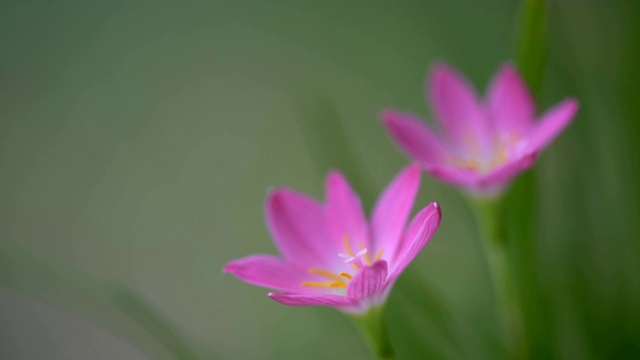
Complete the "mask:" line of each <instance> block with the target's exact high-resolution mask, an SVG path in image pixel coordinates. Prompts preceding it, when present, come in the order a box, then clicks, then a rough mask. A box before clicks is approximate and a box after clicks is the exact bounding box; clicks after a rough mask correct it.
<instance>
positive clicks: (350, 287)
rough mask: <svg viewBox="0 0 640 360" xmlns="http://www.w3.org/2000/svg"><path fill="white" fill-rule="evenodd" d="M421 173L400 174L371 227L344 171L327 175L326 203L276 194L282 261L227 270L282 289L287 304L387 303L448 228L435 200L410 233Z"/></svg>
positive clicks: (270, 208)
mask: <svg viewBox="0 0 640 360" xmlns="http://www.w3.org/2000/svg"><path fill="white" fill-rule="evenodd" d="M419 185H420V168H419V167H418V166H416V165H413V166H410V167H408V168H406V169H404V170H403V171H402V172H400V173H399V174H398V175H397V176H396V177H395V179H394V180H393V181H392V182H391V184H389V185H388V187H387V188H386V190H385V191H384V193H383V194H382V196H381V197H380V198H379V199H378V202H377V204H376V205H375V208H374V210H373V215H372V217H371V222H370V223H368V222H367V219H366V218H365V215H364V212H363V210H362V206H361V205H360V199H359V198H358V196H357V195H356V194H355V193H354V192H353V190H352V189H351V187H350V186H349V184H348V183H347V181H346V180H345V178H344V177H343V176H342V174H340V173H339V172H337V171H333V172H330V173H329V175H328V176H327V178H326V197H327V201H326V204H324V205H323V204H320V203H318V202H316V201H315V200H314V199H311V198H309V197H307V196H306V195H303V194H300V193H297V192H295V191H293V190H290V189H276V190H274V191H272V192H271V193H270V194H269V196H268V198H267V202H266V210H265V213H266V221H267V226H268V228H269V231H270V232H271V235H272V237H273V239H274V241H275V244H276V246H277V247H278V249H279V250H280V253H281V254H282V257H278V256H273V255H251V256H248V257H245V258H242V259H238V260H234V261H231V262H230V263H228V264H227V265H226V266H225V267H224V272H228V273H232V274H234V275H235V276H237V277H238V278H239V279H240V280H243V281H245V282H248V283H250V284H254V285H258V286H262V287H266V288H271V289H275V290H280V291H282V292H277V293H269V297H270V298H272V299H274V300H276V301H278V302H280V303H282V304H285V305H292V306H308V305H325V306H333V307H337V308H340V309H341V310H343V311H346V312H352V313H363V312H365V311H366V310H367V309H369V308H370V307H374V306H379V305H381V304H382V303H383V302H384V301H385V299H386V297H387V295H388V293H389V290H390V289H391V286H392V285H393V283H394V282H395V280H396V279H397V278H398V276H399V275H400V274H401V273H402V271H403V270H404V269H405V268H406V267H407V265H409V263H411V261H412V260H413V259H414V258H415V257H416V255H417V254H418V253H419V252H420V250H422V248H423V247H424V246H425V245H426V244H427V242H429V240H430V239H431V237H432V236H433V234H434V233H435V232H436V230H437V229H438V226H439V225H440V218H441V214H440V208H439V206H438V204H436V203H431V204H430V205H429V206H427V207H426V208H424V209H422V211H420V212H419V213H418V214H417V215H416V216H415V217H414V218H413V220H412V221H411V223H410V224H409V226H408V227H407V228H406V229H405V223H406V221H407V218H408V216H409V212H410V211H411V208H412V206H413V201H414V198H415V196H416V193H417V191H418V187H419Z"/></svg>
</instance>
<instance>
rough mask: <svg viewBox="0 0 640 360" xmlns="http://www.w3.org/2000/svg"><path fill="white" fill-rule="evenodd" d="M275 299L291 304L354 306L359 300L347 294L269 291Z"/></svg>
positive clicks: (270, 295)
mask: <svg viewBox="0 0 640 360" xmlns="http://www.w3.org/2000/svg"><path fill="white" fill-rule="evenodd" d="M269 297H270V298H272V299H273V300H275V301H277V302H279V303H281V304H284V305H290V306H338V307H342V306H354V305H357V301H356V300H354V299H351V298H349V297H346V296H339V295H330V294H296V293H269Z"/></svg>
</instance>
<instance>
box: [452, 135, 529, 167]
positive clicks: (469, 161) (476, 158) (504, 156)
mask: <svg viewBox="0 0 640 360" xmlns="http://www.w3.org/2000/svg"><path fill="white" fill-rule="evenodd" d="M518 141H519V136H518V135H517V134H516V133H508V134H501V135H499V136H497V138H496V139H495V141H494V146H493V151H492V154H491V156H490V157H489V158H486V157H483V156H482V155H479V154H481V153H482V152H481V151H479V150H477V151H476V150H474V151H470V152H469V153H467V154H466V155H462V156H457V155H452V156H450V158H449V163H450V164H451V165H453V166H455V167H458V168H462V169H465V170H471V171H475V172H478V173H487V172H489V171H491V170H493V169H495V168H496V167H498V166H500V165H502V164H504V163H506V162H507V161H508V160H509V153H510V152H511V150H512V149H513V148H515V147H516V145H517V144H518Z"/></svg>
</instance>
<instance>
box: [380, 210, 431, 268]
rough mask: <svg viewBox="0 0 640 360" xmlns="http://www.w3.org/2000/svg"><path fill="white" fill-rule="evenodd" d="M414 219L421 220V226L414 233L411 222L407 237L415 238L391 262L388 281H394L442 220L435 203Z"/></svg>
mask: <svg viewBox="0 0 640 360" xmlns="http://www.w3.org/2000/svg"><path fill="white" fill-rule="evenodd" d="M416 219H418V220H417V221H420V220H422V224H421V225H422V226H420V230H418V231H417V232H416V230H415V228H416V226H417V223H416V221H413V222H412V224H411V225H410V227H409V229H408V232H407V236H413V235H411V234H415V237H414V238H413V239H412V240H410V241H411V243H410V244H409V246H407V247H406V249H405V250H404V252H402V253H399V254H398V256H397V257H396V258H397V260H396V259H394V260H395V261H394V260H392V261H394V262H393V263H392V269H393V270H392V271H391V276H390V281H393V280H395V279H396V278H397V277H398V276H399V275H400V273H401V272H402V271H403V270H404V269H405V268H406V267H407V266H408V265H409V264H410V263H411V262H412V261H413V259H414V258H415V257H416V256H417V255H418V253H419V252H420V251H421V250H422V248H423V247H424V246H425V245H427V243H428V242H429V240H431V238H432V237H433V235H434V234H435V233H436V230H438V227H439V226H440V220H441V219H442V214H441V212H440V206H438V204H437V203H431V204H430V205H429V206H427V207H426V208H424V209H423V210H422V211H421V212H420V213H418V215H416ZM407 240H408V239H407Z"/></svg>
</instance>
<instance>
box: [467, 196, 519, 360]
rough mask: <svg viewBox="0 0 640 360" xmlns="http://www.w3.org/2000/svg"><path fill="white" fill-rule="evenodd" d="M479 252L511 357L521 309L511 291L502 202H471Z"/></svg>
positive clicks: (512, 290) (511, 282) (486, 199)
mask: <svg viewBox="0 0 640 360" xmlns="http://www.w3.org/2000/svg"><path fill="white" fill-rule="evenodd" d="M470 203H471V205H472V208H473V210H474V213H475V216H476V219H477V223H478V228H479V231H480V233H481V235H482V241H481V243H482V248H483V252H484V255H485V259H486V261H487V268H488V271H489V275H490V277H491V281H492V285H493V293H494V303H495V308H496V309H495V310H496V317H497V318H498V322H499V323H500V326H501V327H502V333H503V337H504V339H505V342H506V344H507V351H508V352H509V353H513V351H515V348H514V347H515V345H516V344H517V343H518V342H519V338H520V337H521V336H522V320H521V313H520V311H521V309H520V306H519V303H518V299H517V294H516V291H515V281H516V280H515V272H514V271H513V268H512V266H511V265H512V264H511V263H510V261H509V259H510V257H509V242H508V238H507V236H506V234H505V232H504V231H503V230H504V227H503V226H502V223H501V221H502V216H501V208H502V198H501V197H497V198H491V199H488V198H472V199H471V201H470Z"/></svg>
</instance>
